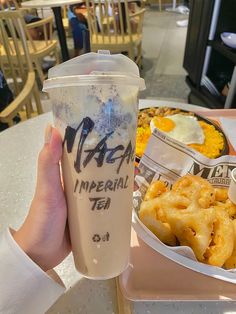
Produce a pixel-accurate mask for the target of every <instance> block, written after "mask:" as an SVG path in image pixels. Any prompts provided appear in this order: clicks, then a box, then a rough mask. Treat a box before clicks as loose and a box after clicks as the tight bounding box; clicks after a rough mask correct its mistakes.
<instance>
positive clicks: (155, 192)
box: [144, 180, 167, 201]
mask: <svg viewBox="0 0 236 314" xmlns="http://www.w3.org/2000/svg"><path fill="white" fill-rule="evenodd" d="M166 191H167V187H166V185H165V183H164V182H163V181H160V180H158V181H154V182H152V183H151V184H150V185H149V187H148V189H147V192H146V194H145V197H144V200H145V201H148V200H151V199H153V198H155V197H157V196H160V195H161V194H163V193H164V192H166Z"/></svg>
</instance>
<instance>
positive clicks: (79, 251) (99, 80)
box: [44, 53, 145, 279]
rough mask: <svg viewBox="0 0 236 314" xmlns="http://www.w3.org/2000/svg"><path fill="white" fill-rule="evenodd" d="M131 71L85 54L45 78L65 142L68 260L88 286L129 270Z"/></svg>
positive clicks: (139, 85)
mask: <svg viewBox="0 0 236 314" xmlns="http://www.w3.org/2000/svg"><path fill="white" fill-rule="evenodd" d="M144 88H145V84H144V81H143V79H141V78H140V77H139V71H138V68H137V66H136V64H135V63H134V62H133V61H131V60H130V59H128V58H127V57H125V56H123V55H110V54H104V53H98V54H97V53H89V54H86V55H82V56H80V57H77V58H74V59H72V60H70V61H67V62H65V63H64V64H61V65H59V66H56V67H55V68H53V69H51V70H50V72H49V79H48V80H47V81H45V82H44V91H47V92H48V93H49V96H50V99H51V101H52V105H53V116H54V123H55V126H56V128H57V129H58V130H59V131H60V133H61V136H62V138H63V156H62V161H61V166H62V174H63V180H64V186H65V194H66V200H67V206H68V222H69V229H70V237H71V243H72V252H73V256H74V262H75V266H76V269H77V270H78V271H79V272H80V273H81V274H83V275H84V276H85V277H87V278H91V279H108V278H112V277H115V276H118V275H119V274H120V273H121V272H123V271H124V269H125V268H126V267H127V266H128V261H129V248H130V233H131V216H132V215H131V214H132V193H133V178H134V159H135V139H136V122H137V110H138V91H139V90H140V89H144Z"/></svg>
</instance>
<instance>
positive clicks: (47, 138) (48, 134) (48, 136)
mask: <svg viewBox="0 0 236 314" xmlns="http://www.w3.org/2000/svg"><path fill="white" fill-rule="evenodd" d="M51 137H52V126H51V124H48V125H47V128H46V130H45V136H44V143H45V144H49V143H50V141H51Z"/></svg>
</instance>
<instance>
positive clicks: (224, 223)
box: [204, 209, 234, 267]
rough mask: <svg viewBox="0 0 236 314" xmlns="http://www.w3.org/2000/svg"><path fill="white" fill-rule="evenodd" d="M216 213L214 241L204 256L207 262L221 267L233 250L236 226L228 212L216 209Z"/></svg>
mask: <svg viewBox="0 0 236 314" xmlns="http://www.w3.org/2000/svg"><path fill="white" fill-rule="evenodd" d="M215 213H216V220H215V222H214V226H213V236H212V241H211V243H210V245H209V247H208V248H207V250H206V253H205V254H204V256H205V258H206V260H205V262H206V263H207V264H210V265H213V266H219V267H221V266H222V265H223V264H224V263H225V261H226V260H227V259H228V258H229V257H230V256H231V254H232V252H233V248H234V241H232V239H234V226H233V223H232V221H231V220H230V218H229V216H228V214H227V212H225V211H224V210H221V209H216V210H215Z"/></svg>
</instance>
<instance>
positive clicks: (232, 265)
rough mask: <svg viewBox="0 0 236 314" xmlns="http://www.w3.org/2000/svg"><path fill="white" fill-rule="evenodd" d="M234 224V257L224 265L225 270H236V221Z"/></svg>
mask: <svg viewBox="0 0 236 314" xmlns="http://www.w3.org/2000/svg"><path fill="white" fill-rule="evenodd" d="M232 224H233V226H234V249H233V252H232V255H231V256H230V257H229V258H228V259H227V260H226V262H225V264H224V268H226V269H232V268H236V220H233V221H232Z"/></svg>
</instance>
